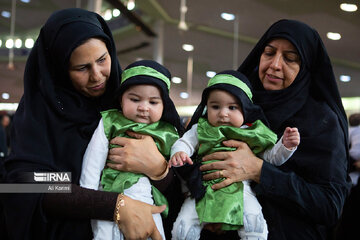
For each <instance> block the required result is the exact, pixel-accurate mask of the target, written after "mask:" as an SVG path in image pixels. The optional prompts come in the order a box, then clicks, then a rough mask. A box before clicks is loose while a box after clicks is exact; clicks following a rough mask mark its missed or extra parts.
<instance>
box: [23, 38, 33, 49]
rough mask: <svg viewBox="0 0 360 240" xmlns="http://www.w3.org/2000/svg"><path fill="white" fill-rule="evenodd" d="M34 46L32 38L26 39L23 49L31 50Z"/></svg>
mask: <svg viewBox="0 0 360 240" xmlns="http://www.w3.org/2000/svg"><path fill="white" fill-rule="evenodd" d="M33 46H34V39H32V38H27V39H26V40H25V47H26V48H32V47H33Z"/></svg>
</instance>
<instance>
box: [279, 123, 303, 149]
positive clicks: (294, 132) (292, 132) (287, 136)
mask: <svg viewBox="0 0 360 240" xmlns="http://www.w3.org/2000/svg"><path fill="white" fill-rule="evenodd" d="M282 143H283V144H284V146H285V147H286V148H287V149H293V148H296V147H297V146H299V144H300V133H299V130H298V129H297V128H291V127H287V128H286V129H285V131H284V135H283V138H282Z"/></svg>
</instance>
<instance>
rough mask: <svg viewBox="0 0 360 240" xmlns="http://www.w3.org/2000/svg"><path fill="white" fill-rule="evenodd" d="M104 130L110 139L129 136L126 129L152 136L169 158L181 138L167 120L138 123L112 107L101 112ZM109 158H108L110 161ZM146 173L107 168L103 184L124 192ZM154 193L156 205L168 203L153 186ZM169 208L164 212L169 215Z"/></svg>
mask: <svg viewBox="0 0 360 240" xmlns="http://www.w3.org/2000/svg"><path fill="white" fill-rule="evenodd" d="M101 115H102V119H103V123H104V131H105V135H106V137H107V139H108V140H110V139H113V138H114V137H129V136H128V135H127V134H126V131H132V132H136V133H140V134H144V135H149V136H151V137H152V138H153V139H154V141H155V143H156V146H157V147H158V149H159V151H160V153H161V154H162V155H163V156H164V157H165V158H166V159H168V158H169V156H170V149H171V146H172V145H173V144H174V142H175V141H176V140H177V139H178V138H179V135H178V133H177V131H176V129H175V127H174V126H173V125H171V124H169V123H167V122H164V121H158V122H155V123H151V124H147V123H136V122H134V121H132V120H129V119H127V118H125V117H124V115H123V114H122V113H121V112H119V110H118V109H110V110H107V111H104V112H101ZM113 147H117V146H116V145H112V144H110V145H109V148H113ZM108 161H109V160H107V162H108ZM144 176H145V175H144V174H139V173H131V172H123V171H118V170H114V169H111V168H105V169H104V170H103V172H102V177H101V184H102V186H103V189H104V191H109V192H119V193H121V192H124V189H127V188H130V187H131V186H132V185H134V184H135V183H137V182H138V180H139V179H140V178H141V177H144ZM152 195H153V198H154V202H155V204H156V205H164V204H166V205H167V200H166V198H165V197H164V196H163V195H162V194H161V192H160V191H159V190H158V189H156V188H155V187H154V186H152ZM167 213H168V208H167V209H166V210H165V211H164V212H163V214H164V216H167Z"/></svg>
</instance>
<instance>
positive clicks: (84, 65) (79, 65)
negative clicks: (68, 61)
mask: <svg viewBox="0 0 360 240" xmlns="http://www.w3.org/2000/svg"><path fill="white" fill-rule="evenodd" d="M107 54H108V52H105V53H104V54H103V55H101V56H100V57H98V59H96V61H99V60H100V59H101V58H103V57H105V56H106V55H107ZM86 66H90V63H84V64H78V65H74V66H71V68H78V67H86Z"/></svg>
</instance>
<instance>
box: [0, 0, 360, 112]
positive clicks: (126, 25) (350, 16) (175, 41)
mask: <svg viewBox="0 0 360 240" xmlns="http://www.w3.org/2000/svg"><path fill="white" fill-rule="evenodd" d="M11 2H12V1H11V0H0V12H1V11H3V10H6V11H11ZM111 2H113V1H110V0H109V1H106V0H103V5H102V9H103V10H104V9H106V8H113V7H112V4H111ZM347 2H348V3H351V2H356V3H357V2H358V1H353V0H348V1H347ZM186 3H187V8H188V11H187V13H186V17H185V20H186V23H187V24H188V26H189V30H188V31H182V30H179V29H178V23H179V19H180V11H179V8H180V0H136V12H135V16H137V17H138V18H139V19H140V20H141V21H142V22H143V23H144V24H145V25H146V26H148V27H149V29H150V30H151V31H153V32H154V33H155V34H157V36H159V37H160V38H155V37H151V36H148V35H147V34H146V33H144V32H142V31H137V29H138V28H136V27H135V25H134V24H133V23H131V22H130V21H128V20H127V19H125V18H124V17H118V18H115V19H113V20H110V21H109V22H108V23H109V25H110V27H111V28H112V29H113V34H114V39H115V41H116V45H117V50H118V59H119V61H120V64H121V66H122V68H124V67H126V66H127V65H128V64H129V63H131V62H133V61H135V60H136V59H139V58H142V59H153V58H154V52H156V49H157V46H159V45H158V43H159V41H160V42H161V40H159V39H161V36H162V37H163V55H162V56H163V64H164V65H165V66H166V67H167V68H168V69H169V70H170V72H171V73H172V75H173V76H177V77H180V78H182V79H183V82H182V83H181V84H172V89H171V97H172V99H173V100H174V102H175V104H176V105H177V106H184V105H197V104H198V103H199V101H200V96H201V91H202V89H203V88H204V87H206V84H207V81H208V79H209V78H208V77H206V75H205V74H206V71H209V70H211V71H215V72H218V71H222V70H226V69H233V68H234V67H233V66H236V68H237V66H238V65H240V63H241V62H242V61H243V60H244V58H245V57H246V56H247V54H248V53H249V52H250V50H251V49H252V47H253V46H254V45H255V43H256V42H257V40H258V39H259V38H260V37H261V36H262V34H263V33H264V32H265V31H266V29H267V28H268V27H269V26H270V25H271V24H272V23H274V22H275V21H277V20H279V19H282V18H289V19H297V20H300V21H303V22H305V23H307V24H309V25H311V26H312V27H314V28H315V29H317V30H318V32H319V34H320V36H321V37H322V39H323V41H324V44H325V46H326V48H327V50H328V53H329V56H330V58H331V61H332V63H333V67H334V72H335V75H336V77H337V79H339V76H340V75H341V74H346V75H350V76H351V81H350V82H347V83H344V82H340V81H338V86H339V89H340V93H341V96H342V97H354V96H360V93H359V89H360V48H359V47H358V43H359V39H360V12H359V10H358V11H356V12H353V13H349V12H344V11H342V10H340V8H339V5H340V3H341V1H335V0H316V1H315V0H302V1H294V0H221V1H219V0H196V1H189V0H188V1H186ZM76 6H80V7H82V8H87V7H88V1H87V0H31V1H30V3H22V2H21V1H20V0H17V1H16V21H15V23H16V24H15V36H19V37H20V38H25V37H27V36H34V37H35V36H37V34H38V33H39V29H40V27H41V26H42V25H43V24H44V23H45V21H46V19H47V18H48V17H49V16H50V14H51V13H52V12H53V11H55V10H58V9H62V8H68V7H76ZM222 12H228V13H234V14H237V16H238V17H239V18H238V19H239V25H238V41H237V46H238V51H237V59H236V60H235V61H234V60H233V57H234V54H233V53H234V47H235V46H236V44H235V46H234V37H233V36H234V21H225V20H223V19H222V18H220V14H221V13H222ZM161 26H163V28H162V27H161ZM161 29H162V30H161ZM327 32H338V33H340V34H341V36H342V38H341V39H340V40H339V41H333V40H329V39H327V37H326V33H327ZM9 33H10V19H6V18H3V17H1V16H0V39H1V40H2V41H3V45H4V39H5V38H6V37H7V36H8V35H9ZM184 43H189V44H192V45H193V46H194V51H193V52H192V53H188V52H185V51H184V50H183V49H182V44H184ZM3 45H2V47H1V48H0V92H8V93H9V94H10V99H8V100H4V99H0V102H5V103H14V102H18V101H19V99H20V97H21V95H22V92H23V71H24V65H25V61H26V57H27V54H28V52H29V50H26V49H16V50H15V62H14V63H15V70H9V69H8V68H7V64H8V50H7V49H6V48H4V46H3ZM160 49H161V48H160ZM235 56H236V55H235ZM189 57H190V58H192V59H193V75H192V87H191V96H190V98H189V99H182V98H180V97H179V93H180V92H182V91H187V90H190V89H188V86H187V65H188V59H189Z"/></svg>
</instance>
